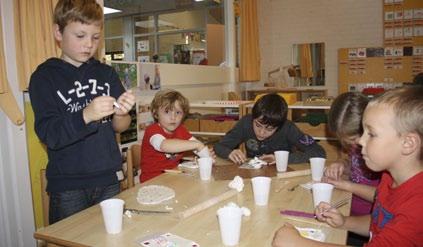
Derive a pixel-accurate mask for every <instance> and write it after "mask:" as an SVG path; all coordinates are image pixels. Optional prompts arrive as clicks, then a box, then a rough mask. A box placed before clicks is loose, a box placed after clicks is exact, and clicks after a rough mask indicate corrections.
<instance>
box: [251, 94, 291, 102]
mask: <svg viewBox="0 0 423 247" xmlns="http://www.w3.org/2000/svg"><path fill="white" fill-rule="evenodd" d="M266 94H267V93H262V94H258V95H257V96H256V98H255V99H254V102H256V101H257V100H258V99H260V98H261V97H263V96H264V95H266ZM277 94H278V95H279V96H281V97H282V98H284V99H285V101H286V103H287V104H288V105H293V104H295V102H297V93H277Z"/></svg>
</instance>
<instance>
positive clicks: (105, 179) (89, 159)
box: [29, 58, 124, 192]
mask: <svg viewBox="0 0 423 247" xmlns="http://www.w3.org/2000/svg"><path fill="white" fill-rule="evenodd" d="M123 92H124V88H123V86H122V84H121V82H120V80H119V77H118V75H117V73H116V72H115V71H114V70H113V68H112V67H110V66H108V65H105V64H101V63H100V62H98V61H97V60H95V59H90V60H89V61H87V62H86V63H84V64H82V65H81V66H80V67H75V66H73V65H72V64H70V63H67V62H65V61H63V60H61V59H58V58H50V59H48V60H47V61H45V62H44V63H42V64H41V65H39V66H38V68H37V70H36V71H35V72H34V73H33V74H32V76H31V80H30V84H29V95H30V99H31V104H32V108H33V110H34V115H35V132H36V133H37V135H38V137H39V138H40V140H41V141H42V142H43V143H44V144H45V145H46V148H47V154H48V164H47V171H46V176H47V180H48V183H47V191H49V192H61V191H67V190H75V189H84V188H92V187H96V186H106V185H110V184H114V183H117V181H118V180H117V176H116V171H118V170H120V169H121V167H122V158H121V155H120V152H119V146H118V144H117V142H116V139H115V132H114V130H113V128H112V123H111V120H112V119H111V118H112V116H110V117H108V118H105V119H102V120H101V121H97V122H91V123H89V124H85V122H84V120H83V116H82V110H83V109H84V108H85V107H86V106H87V105H88V104H89V103H90V102H91V101H92V100H93V99H94V98H95V97H97V96H101V95H110V96H112V97H114V98H116V99H117V98H118V97H119V96H120V95H121V94H122V93H123Z"/></svg>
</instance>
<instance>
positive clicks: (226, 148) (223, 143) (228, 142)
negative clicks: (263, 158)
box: [214, 117, 246, 161]
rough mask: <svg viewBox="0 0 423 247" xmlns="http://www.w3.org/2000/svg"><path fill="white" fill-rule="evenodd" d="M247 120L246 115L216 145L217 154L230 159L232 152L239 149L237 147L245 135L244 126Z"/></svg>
mask: <svg viewBox="0 0 423 247" xmlns="http://www.w3.org/2000/svg"><path fill="white" fill-rule="evenodd" d="M245 121H246V119H245V117H244V118H242V119H240V120H239V121H238V123H236V125H235V126H234V127H233V128H232V129H231V130H230V131H229V132H228V133H226V135H225V136H224V137H223V138H222V139H221V140H220V141H219V142H218V143H216V144H215V145H214V150H215V152H216V154H217V156H219V157H221V158H224V159H230V154H231V153H232V152H233V151H235V150H239V149H237V147H238V146H239V144H241V143H242V140H243V137H244V134H243V126H244V125H245V123H244V122H245ZM239 151H240V150H239ZM237 152H238V151H237ZM244 157H245V155H244ZM232 161H233V160H232Z"/></svg>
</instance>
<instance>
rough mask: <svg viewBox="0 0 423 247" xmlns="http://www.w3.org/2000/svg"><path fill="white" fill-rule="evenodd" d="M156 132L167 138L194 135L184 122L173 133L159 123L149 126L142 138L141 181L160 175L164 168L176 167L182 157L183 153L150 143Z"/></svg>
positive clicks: (183, 138)
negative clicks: (161, 148)
mask: <svg viewBox="0 0 423 247" xmlns="http://www.w3.org/2000/svg"><path fill="white" fill-rule="evenodd" d="M155 134H160V135H162V136H164V137H165V138H166V139H181V140H188V139H190V138H191V137H192V135H191V134H190V133H189V132H188V130H187V129H186V128H185V127H184V126H183V125H182V124H181V125H179V126H178V128H176V129H175V131H174V132H173V133H172V134H168V133H166V132H165V131H164V130H163V128H162V127H160V125H159V124H158V123H154V124H152V125H150V126H148V127H147V129H146V130H145V133H144V137H143V139H142V146H141V176H140V182H145V181H147V180H149V179H152V178H154V177H156V176H158V175H160V174H161V173H162V171H163V170H164V169H173V168H175V167H176V166H177V165H178V164H179V161H180V160H181V159H182V155H183V153H178V154H170V153H164V152H159V151H157V150H155V149H154V147H153V146H152V145H151V144H150V138H151V137H152V136H153V135H155Z"/></svg>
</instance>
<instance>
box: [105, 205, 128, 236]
mask: <svg viewBox="0 0 423 247" xmlns="http://www.w3.org/2000/svg"><path fill="white" fill-rule="evenodd" d="M123 204H125V202H124V201H123V200H121V199H107V200H104V201H102V202H100V207H101V212H102V214H103V220H104V225H105V227H106V231H107V233H109V234H118V233H120V232H121V231H122V220H123Z"/></svg>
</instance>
